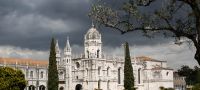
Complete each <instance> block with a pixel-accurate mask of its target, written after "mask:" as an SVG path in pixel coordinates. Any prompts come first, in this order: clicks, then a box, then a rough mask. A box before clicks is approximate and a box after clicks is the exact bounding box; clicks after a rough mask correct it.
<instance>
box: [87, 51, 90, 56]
mask: <svg viewBox="0 0 200 90" xmlns="http://www.w3.org/2000/svg"><path fill="white" fill-rule="evenodd" d="M89 54H90V52H89V51H88V50H87V55H88V56H87V57H88V58H90V56H89Z"/></svg>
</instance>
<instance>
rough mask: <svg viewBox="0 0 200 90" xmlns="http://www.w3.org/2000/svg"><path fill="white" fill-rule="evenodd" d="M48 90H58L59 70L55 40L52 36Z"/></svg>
mask: <svg viewBox="0 0 200 90" xmlns="http://www.w3.org/2000/svg"><path fill="white" fill-rule="evenodd" d="M47 86H48V90H58V70H57V65H56V51H55V40H54V38H52V41H51V46H50V55H49V67H48V85H47Z"/></svg>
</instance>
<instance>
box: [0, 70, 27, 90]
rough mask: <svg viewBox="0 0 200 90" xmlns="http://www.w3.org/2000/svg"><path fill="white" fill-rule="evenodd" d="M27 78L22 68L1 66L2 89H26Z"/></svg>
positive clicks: (0, 83) (0, 87)
mask: <svg viewBox="0 0 200 90" xmlns="http://www.w3.org/2000/svg"><path fill="white" fill-rule="evenodd" d="M25 87H26V80H25V77H24V74H23V72H22V71H21V70H18V69H13V68H10V67H0V90H24V88H25Z"/></svg>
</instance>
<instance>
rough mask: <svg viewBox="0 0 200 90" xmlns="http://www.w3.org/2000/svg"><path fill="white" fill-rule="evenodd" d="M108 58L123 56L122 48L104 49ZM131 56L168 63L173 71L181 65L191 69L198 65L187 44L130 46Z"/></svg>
mask: <svg viewBox="0 0 200 90" xmlns="http://www.w3.org/2000/svg"><path fill="white" fill-rule="evenodd" d="M104 50H105V53H106V54H107V55H108V56H120V57H122V56H123V54H124V51H123V47H104ZM130 52H131V56H132V57H133V56H149V57H151V58H154V59H158V60H163V61H167V62H168V66H169V67H172V68H174V69H177V68H180V66H182V65H189V66H191V67H193V66H195V65H198V63H197V62H196V60H195V59H194V54H195V48H194V47H192V46H189V45H188V44H187V43H183V44H182V45H180V46H179V45H175V44H174V43H173V42H170V43H163V44H158V45H154V46H144V45H143V46H136V45H130Z"/></svg>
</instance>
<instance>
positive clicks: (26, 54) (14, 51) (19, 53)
mask: <svg viewBox="0 0 200 90" xmlns="http://www.w3.org/2000/svg"><path fill="white" fill-rule="evenodd" d="M48 55H49V52H48V51H37V50H31V49H27V48H20V47H14V46H0V56H1V57H7V58H9V57H12V58H32V59H36V60H47V59H48Z"/></svg>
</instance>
